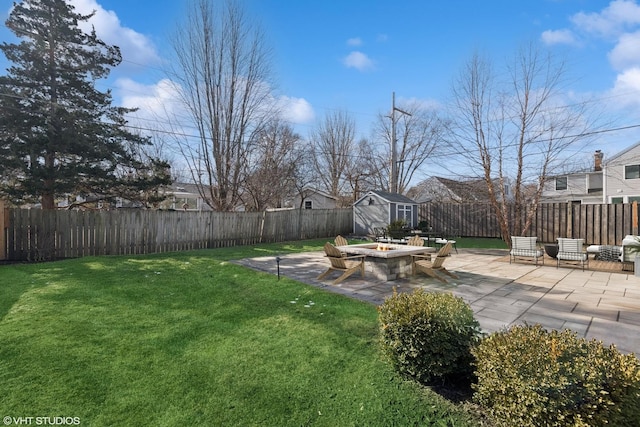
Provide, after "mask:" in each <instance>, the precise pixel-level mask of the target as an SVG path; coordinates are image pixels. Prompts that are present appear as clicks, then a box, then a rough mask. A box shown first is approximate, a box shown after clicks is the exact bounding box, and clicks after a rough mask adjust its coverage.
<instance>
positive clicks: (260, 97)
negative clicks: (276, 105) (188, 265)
mask: <svg viewBox="0 0 640 427" xmlns="http://www.w3.org/2000/svg"><path fill="white" fill-rule="evenodd" d="M217 5H218V3H217V2H214V1H213V0H193V1H192V2H191V3H190V8H189V10H188V14H187V19H186V21H185V22H184V24H183V25H182V27H180V28H179V30H178V31H177V34H176V35H175V37H174V39H173V41H172V44H173V49H174V52H175V57H176V60H175V63H174V68H173V69H172V71H171V77H172V79H173V80H174V81H175V82H176V83H177V84H178V85H179V93H180V94H181V98H182V99H181V100H182V102H183V104H184V110H185V113H186V114H187V116H188V117H187V120H188V121H189V122H190V123H193V126H195V128H196V129H197V138H191V137H188V136H186V137H184V139H182V140H181V141H180V150H181V152H182V154H183V155H184V157H185V161H186V163H187V164H188V167H189V169H190V171H191V174H192V178H193V180H194V181H195V182H196V183H197V184H199V188H200V189H201V190H202V192H203V194H201V195H202V196H203V198H204V199H205V200H206V201H207V203H209V204H210V205H211V207H212V208H213V209H215V210H219V211H230V210H233V209H235V208H236V207H237V205H238V204H239V202H240V199H241V193H242V191H241V189H242V184H243V182H244V180H245V176H244V172H246V168H245V166H244V165H245V163H246V162H247V161H248V159H249V158H250V148H251V144H250V141H251V140H252V137H253V136H252V135H253V134H254V133H255V132H257V131H259V130H260V129H261V128H262V127H263V125H264V123H266V122H267V121H268V119H269V117H270V115H271V114H272V113H273V110H272V108H271V99H272V98H271V96H270V86H269V79H270V77H271V70H270V65H271V64H270V56H269V54H270V51H269V49H267V48H266V47H265V45H264V40H265V38H264V37H263V35H262V33H261V32H260V30H259V29H258V27H257V26H255V25H254V24H253V23H252V22H250V21H249V20H247V19H246V18H245V16H244V14H243V12H242V10H241V9H240V7H239V6H238V4H237V3H235V2H233V1H232V0H229V1H227V2H225V3H223V4H221V5H220V9H218V8H216V6H217Z"/></svg>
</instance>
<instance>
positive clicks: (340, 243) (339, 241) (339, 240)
mask: <svg viewBox="0 0 640 427" xmlns="http://www.w3.org/2000/svg"><path fill="white" fill-rule="evenodd" d="M335 244H336V246H347V245H348V244H349V242H348V241H347V239H345V238H344V237H342V236H340V235H338V236H336V238H335Z"/></svg>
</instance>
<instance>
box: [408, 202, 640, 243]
mask: <svg viewBox="0 0 640 427" xmlns="http://www.w3.org/2000/svg"><path fill="white" fill-rule="evenodd" d="M527 213H528V212H523V214H522V218H523V221H524V218H525V217H526V215H527ZM508 215H510V223H512V224H513V223H514V219H515V212H514V209H513V206H509V208H508ZM418 217H419V219H420V220H421V221H422V220H425V221H427V222H428V223H429V224H430V225H431V226H432V227H433V229H434V230H437V231H441V232H444V233H453V234H458V235H459V236H463V237H497V238H500V237H502V236H501V234H500V227H499V225H498V221H497V219H496V214H495V210H494V209H493V208H492V207H491V205H490V204H488V203H425V204H422V205H420V207H419V214H418ZM526 234H527V236H537V237H538V241H540V242H555V241H556V239H557V238H558V237H569V238H582V239H585V242H586V243H587V244H590V245H620V244H621V242H622V239H623V238H624V236H626V235H627V234H633V235H637V234H638V204H637V203H636V202H634V203H632V204H597V205H587V204H572V203H543V204H540V205H539V206H538V209H537V210H536V212H535V214H534V216H533V221H532V223H531V227H530V229H529V231H528V233H526Z"/></svg>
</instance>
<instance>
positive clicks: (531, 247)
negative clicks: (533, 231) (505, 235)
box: [509, 236, 544, 265]
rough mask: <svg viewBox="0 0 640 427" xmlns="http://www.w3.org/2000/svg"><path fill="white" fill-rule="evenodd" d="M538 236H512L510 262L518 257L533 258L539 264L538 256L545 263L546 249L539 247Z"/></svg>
mask: <svg viewBox="0 0 640 427" xmlns="http://www.w3.org/2000/svg"><path fill="white" fill-rule="evenodd" d="M537 240H538V238H537V237H535V236H533V237H525V236H511V251H510V252H509V264H511V262H512V261H514V262H515V260H516V258H533V260H534V261H535V264H536V265H538V258H540V259H541V260H542V264H544V249H542V248H540V247H538V243H537Z"/></svg>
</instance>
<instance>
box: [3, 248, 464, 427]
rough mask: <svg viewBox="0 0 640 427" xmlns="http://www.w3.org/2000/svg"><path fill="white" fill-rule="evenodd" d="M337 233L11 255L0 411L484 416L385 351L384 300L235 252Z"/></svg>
mask: <svg viewBox="0 0 640 427" xmlns="http://www.w3.org/2000/svg"><path fill="white" fill-rule="evenodd" d="M325 241H326V239H324V240H315V241H305V242H295V243H284V244H265V245H259V246H255V247H235V248H224V249H215V250H202V251H192V252H184V253H169V254H155V255H147V256H118V257H90V258H82V259H74V260H66V261H59V262H52V263H42V264H31V265H26V264H20V265H4V266H0V284H1V285H0V384H1V385H2V392H0V393H1V395H0V396H1V397H0V415H2V416H3V417H5V416H10V417H15V418H18V417H44V416H48V417H78V419H79V420H80V422H81V425H84V426H87V425H91V426H102V425H113V426H134V425H135V426H146V425H154V426H158V425H159V426H192V425H207V426H214V425H216V426H217V425H225V426H236V425H238V426H239V425H242V426H300V425H320V426H355V425H357V426H390V425H400V426H404V425H442V426H464V425H475V424H476V422H475V421H474V419H473V416H472V415H471V414H470V413H468V412H466V411H465V410H464V408H463V407H460V406H456V405H454V404H453V403H450V402H448V401H446V400H444V399H443V398H441V397H440V396H439V395H437V394H435V393H433V392H431V391H429V390H427V389H422V388H419V387H418V386H416V385H415V384H414V383H412V382H409V381H403V380H402V379H400V378H399V377H398V376H397V375H396V374H395V373H394V371H393V370H392V368H391V367H390V366H389V365H388V364H387V363H386V362H384V361H383V360H381V357H380V354H379V350H378V344H377V327H378V325H377V311H376V308H375V307H374V306H372V305H370V304H366V303H363V302H359V301H355V300H352V299H349V298H346V297H343V296H340V295H337V294H333V293H329V292H325V291H323V290H321V289H317V288H314V287H311V286H307V285H304V284H301V283H299V282H295V281H292V280H289V279H286V278H282V279H281V280H277V278H276V277H275V276H273V275H270V274H265V273H259V272H255V271H252V270H249V269H246V268H244V267H241V266H238V265H235V264H233V263H230V262H229V260H231V259H237V258H244V257H250V256H264V255H274V256H275V255H277V254H284V253H290V252H297V251H305V250H320V249H321V247H322V244H323V243H324V242H325ZM34 423H35V421H34Z"/></svg>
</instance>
